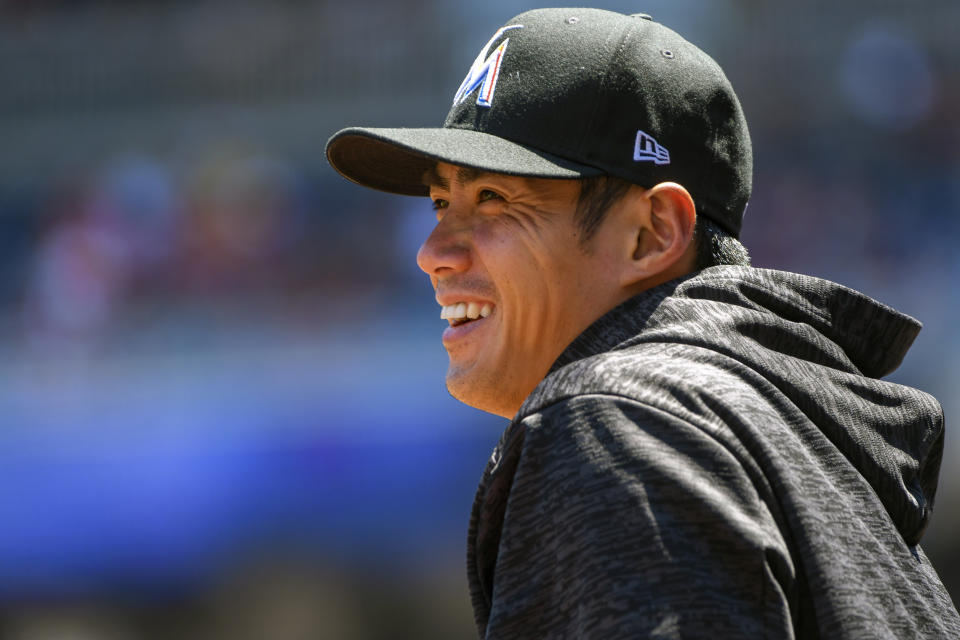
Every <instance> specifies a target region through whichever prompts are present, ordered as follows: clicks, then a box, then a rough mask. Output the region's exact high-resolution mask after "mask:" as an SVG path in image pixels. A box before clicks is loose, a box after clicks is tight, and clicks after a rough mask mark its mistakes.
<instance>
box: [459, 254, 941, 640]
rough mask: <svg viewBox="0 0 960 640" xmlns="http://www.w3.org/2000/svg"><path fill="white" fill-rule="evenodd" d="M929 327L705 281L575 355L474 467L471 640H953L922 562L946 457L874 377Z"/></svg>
mask: <svg viewBox="0 0 960 640" xmlns="http://www.w3.org/2000/svg"><path fill="white" fill-rule="evenodd" d="M919 329H920V325H919V324H918V323H917V322H916V321H914V320H912V319H911V318H909V317H907V316H904V315H902V314H899V313H897V312H896V311H894V310H892V309H890V308H889V307H886V306H884V305H881V304H879V303H877V302H875V301H873V300H870V299H869V298H867V297H865V296H863V295H861V294H859V293H856V292H854V291H852V290H850V289H847V288H844V287H841V286H839V285H836V284H833V283H830V282H826V281H823V280H818V279H815V278H810V277H806V276H801V275H796V274H789V273H784V272H777V271H768V270H761V269H751V268H744V267H714V268H711V269H707V270H706V271H703V272H701V273H699V274H697V275H694V276H692V277H689V278H687V279H684V280H681V281H675V282H672V283H668V284H667V285H663V286H661V287H658V288H656V289H653V290H651V291H648V292H646V293H644V294H642V295H641V296H639V297H637V298H634V299H632V300H630V301H628V302H626V303H625V304H623V305H621V306H620V307H618V308H617V309H615V310H613V311H611V312H610V313H609V314H607V315H606V316H604V317H603V318H601V319H600V320H598V321H597V322H596V323H595V324H594V325H593V326H591V327H590V328H589V329H588V330H587V331H586V332H584V333H583V334H582V335H581V336H580V337H579V338H578V339H577V340H575V341H574V343H573V344H571V345H570V346H569V347H568V348H567V349H566V351H565V352H564V353H563V355H562V356H561V357H560V359H559V360H558V361H557V363H556V364H555V365H554V367H553V369H552V370H551V373H550V374H549V375H548V376H547V378H546V379H545V380H544V381H543V382H542V383H541V384H540V385H539V386H538V387H537V389H535V390H534V392H533V393H532V394H531V395H530V397H529V398H527V400H526V402H525V403H524V405H523V407H522V408H521V410H520V411H519V413H518V414H517V416H516V418H515V419H514V420H513V421H512V422H511V424H510V425H509V426H508V427H507V429H506V431H505V432H504V434H503V437H502V439H501V441H500V443H499V444H498V445H497V448H496V450H495V451H494V454H493V456H492V458H491V460H490V462H489V463H488V465H487V468H486V470H485V471H484V474H483V478H482V480H481V484H480V488H479V490H478V492H477V498H476V502H475V504H474V510H473V515H472V518H471V524H470V533H469V549H468V572H469V579H470V585H471V596H472V599H473V606H474V612H475V616H476V621H477V625H478V628H479V631H480V635H481V637H483V638H487V639H489V640H494V639H497V640H500V639H508V638H509V639H518V640H520V639H522V640H531V639H536V638H589V639H598V640H599V639H604V640H610V639H617V638H711V639H713V640H716V639H718V638H776V639H783V638H830V639H833V638H864V639H866V638H869V639H871V640H875V639H878V638H891V639H893V638H897V639H903V638H960V618H958V615H957V611H956V609H955V607H954V605H953V603H952V602H951V601H950V598H949V596H948V594H947V593H946V591H945V589H944V588H943V586H942V584H941V582H940V580H939V578H938V577H937V574H936V572H935V570H934V568H933V567H932V566H931V565H930V563H929V562H928V560H927V558H926V556H925V555H924V554H923V551H922V550H921V549H920V547H919V546H917V543H918V541H919V540H920V537H921V535H922V533H923V530H924V528H925V527H926V525H927V522H928V519H929V516H930V509H931V506H932V503H933V498H934V493H935V490H936V482H937V474H938V471H939V464H940V455H941V451H942V446H943V415H942V412H941V409H940V406H939V404H938V403H937V402H936V400H935V399H934V398H932V397H931V396H929V395H927V394H925V393H922V392H920V391H917V390H915V389H911V388H907V387H904V386H900V385H896V384H893V383H890V382H884V381H881V380H879V379H878V378H879V377H881V376H884V375H886V374H888V373H889V372H890V371H892V370H893V369H895V368H896V366H897V365H898V364H899V363H900V361H901V360H902V358H903V356H904V354H905V353H906V350H907V349H908V348H909V346H910V344H911V343H912V341H913V339H914V337H915V336H916V334H917V332H918V331H919Z"/></svg>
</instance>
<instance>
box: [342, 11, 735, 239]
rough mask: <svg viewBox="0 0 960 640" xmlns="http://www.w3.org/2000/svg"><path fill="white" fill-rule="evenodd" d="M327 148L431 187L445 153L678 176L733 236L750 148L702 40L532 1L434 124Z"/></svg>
mask: <svg viewBox="0 0 960 640" xmlns="http://www.w3.org/2000/svg"><path fill="white" fill-rule="evenodd" d="M327 159H328V161H329V162H330V164H331V165H332V166H333V167H334V168H335V169H336V170H337V171H338V172H340V173H341V174H342V175H343V176H345V177H346V178H348V179H350V180H352V181H354V182H357V183H359V184H361V185H364V186H367V187H371V188H374V189H379V190H382V191H388V192H391V193H398V194H404V195H414V196H426V195H428V190H427V187H426V185H425V184H424V182H423V178H424V174H425V173H426V172H427V170H428V169H430V168H431V167H432V166H433V165H434V164H435V163H436V162H438V161H442V162H447V163H450V164H454V165H461V166H466V167H472V168H475V169H480V170H485V171H492V172H496V173H504V174H508V175H514V176H526V177H536V178H581V177H590V176H598V175H603V174H609V175H613V176H617V177H619V178H623V179H625V180H627V181H629V182H632V183H635V184H638V185H641V186H647V187H649V186H653V185H655V184H658V183H660V182H665V181H674V182H678V183H680V184H682V185H683V186H684V187H686V188H687V190H688V191H689V192H690V193H691V195H692V196H693V199H694V203H695V204H696V207H697V211H698V213H699V214H700V215H704V216H706V217H708V218H710V219H712V220H713V221H715V222H716V223H717V224H718V225H719V226H721V227H722V228H724V229H725V230H726V231H728V232H729V233H731V234H733V235H734V236H739V233H740V224H741V221H742V218H743V211H744V208H745V207H746V204H747V200H748V199H749V197H750V190H751V180H752V170H753V156H752V151H751V146H750V135H749V133H748V131H747V123H746V120H745V119H744V116H743V111H742V109H741V107H740V103H739V101H738V100H737V97H736V94H735V93H734V91H733V88H732V87H731V86H730V83H729V81H728V80H727V78H726V76H725V75H724V73H723V71H722V70H721V69H720V67H719V65H717V63H716V62H714V61H713V59H711V58H710V57H709V56H708V55H707V54H705V53H704V52H703V51H701V50H700V49H698V48H697V47H695V46H694V45H692V44H690V43H689V42H687V41H686V40H684V39H683V38H682V37H680V36H679V35H678V34H676V33H675V32H674V31H672V30H670V29H668V28H667V27H664V26H663V25H661V24H659V23H657V22H654V21H653V20H651V19H650V17H649V16H647V15H644V14H636V15H629V16H628V15H624V14H621V13H615V12H612V11H604V10H600V9H537V10H534V11H528V12H526V13H521V14H520V15H518V16H516V17H514V18H512V19H511V20H509V21H508V22H507V23H506V24H505V25H504V26H503V27H501V28H500V29H498V30H497V31H496V32H495V33H494V34H493V37H492V38H491V39H490V41H489V42H487V44H486V46H485V47H484V48H483V49H482V50H481V51H480V54H479V55H478V56H477V58H476V60H475V61H474V63H473V65H472V66H471V68H470V70H469V71H468V73H467V76H466V78H464V80H463V82H462V83H461V85H460V87H459V89H458V90H457V92H456V94H455V96H454V100H453V106H452V107H451V109H450V112H449V113H448V115H447V119H446V121H445V122H444V124H443V126H442V127H439V128H397V129H383V128H361V127H352V128H348V129H343V130H341V131H338V132H337V133H336V134H334V135H333V136H332V137H331V138H330V140H329V141H328V142H327Z"/></svg>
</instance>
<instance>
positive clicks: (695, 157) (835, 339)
mask: <svg viewBox="0 0 960 640" xmlns="http://www.w3.org/2000/svg"><path fill="white" fill-rule="evenodd" d="M327 157H328V159H329V160H330V162H331V164H332V165H333V166H334V167H335V168H336V169H337V170H338V171H339V172H340V173H342V174H343V175H344V176H346V177H347V178H349V179H351V180H353V181H355V182H358V183H360V184H363V185H366V186H369V187H373V188H376V189H382V190H386V191H390V192H393V193H399V194H406V195H419V196H429V198H430V199H431V200H432V202H433V207H434V209H435V210H436V215H437V223H436V226H435V228H434V230H433V232H432V233H431V234H430V236H429V237H428V238H426V239H425V241H424V244H423V246H422V248H421V249H420V252H419V254H418V256H417V260H418V263H419V265H420V267H421V268H422V269H423V271H424V272H425V273H426V274H427V275H428V276H429V278H430V281H431V283H432V285H433V287H434V289H435V292H436V299H437V302H438V304H439V305H440V307H441V317H442V318H443V319H445V320H447V322H448V327H447V328H446V329H445V331H444V333H443V338H442V339H443V345H444V347H445V348H446V350H447V352H448V354H449V358H450V365H449V368H448V371H447V376H446V379H447V388H448V389H449V391H450V392H451V393H452V394H453V395H454V396H455V397H457V398H458V399H460V400H462V401H463V402H465V403H467V404H469V405H471V406H474V407H477V408H479V409H482V410H484V411H489V412H491V413H495V414H497V415H501V416H504V417H506V418H508V419H509V420H510V424H509V425H508V426H507V428H506V430H505V432H504V434H503V437H502V438H501V441H500V443H499V444H498V445H497V447H496V449H495V451H494V453H493V456H492V457H491V459H490V461H489V462H488V464H487V467H486V469H485V471H484V473H483V476H482V478H481V483H480V488H479V491H478V493H477V497H476V501H475V504H474V508H473V514H472V518H471V524H470V532H469V542H468V546H469V549H468V577H469V580H470V588H471V596H472V601H473V606H474V612H475V616H476V621H477V626H478V630H479V633H480V636H481V637H483V638H488V639H493V638H517V639H524V640H527V639H531V638H597V639H600V638H603V639H610V638H646V637H655V638H754V637H765V638H766V637H769V638H794V637H797V638H941V637H943V638H947V637H960V618H958V616H957V612H956V609H955V608H954V606H953V604H952V602H951V601H950V598H949V596H948V595H947V593H946V591H945V590H944V588H943V586H942V584H941V583H940V580H939V578H938V577H937V574H936V572H935V570H934V569H933V567H932V566H931V565H930V563H929V561H928V560H927V558H926V556H925V555H924V554H923V551H922V550H921V548H920V546H919V541H920V538H921V536H922V534H923V531H924V529H925V528H926V525H927V523H928V521H929V517H930V511H931V507H932V503H933V497H934V493H935V490H936V483H937V475H938V471H939V462H940V457H941V451H942V447H943V415H942V412H941V410H940V407H939V405H938V403H937V402H936V400H935V399H933V398H932V397H930V396H928V395H926V394H924V393H923V392H920V391H917V390H915V389H910V388H907V387H903V386H899V385H895V384H892V383H889V382H884V381H882V380H881V379H880V378H882V377H883V376H885V375H887V374H888V373H890V372H891V371H892V370H893V369H895V368H896V367H897V366H898V365H899V363H900V361H901V359H902V358H903V356H904V354H905V353H906V350H907V349H908V348H909V345H910V343H911V342H912V340H913V339H914V337H915V336H916V334H917V332H918V331H919V328H920V326H919V323H917V322H916V321H915V320H913V319H912V318H909V317H907V316H904V315H902V314H900V313H897V312H896V311H894V310H892V309H890V308H889V307H886V306H884V305H882V304H880V303H878V302H876V301H874V300H871V299H870V298H867V297H866V296H863V295H862V294H859V293H857V292H855V291H852V290H850V289H847V288H845V287H842V286H840V285H837V284H834V283H830V282H826V281H824V280H819V279H815V278H810V277H806V276H802V275H797V274H790V273H784V272H777V271H770V270H761V269H754V268H751V267H750V266H749V258H748V255H747V252H746V250H745V249H744V247H743V245H742V244H740V242H739V240H738V239H737V238H738V235H739V232H740V226H741V221H742V218H743V212H744V209H745V207H746V203H747V199H748V198H749V195H750V184H751V172H752V155H751V150H750V140H749V135H748V133H747V127H746V122H745V120H744V116H743V113H742V111H741V109H740V105H739V103H738V101H737V98H736V96H735V94H734V92H733V89H732V88H731V87H730V85H729V83H728V82H727V79H726V77H725V76H724V74H723V72H722V71H721V70H720V68H719V67H718V66H717V65H716V63H714V62H713V60H711V59H710V58H709V57H708V56H707V55H706V54H704V53H703V52H702V51H700V50H699V49H697V48H696V47H694V46H693V45H691V44H690V43H688V42H686V41H685V40H683V39H682V38H681V37H680V36H678V35H677V34H676V33H674V32H672V31H670V30H669V29H667V28H666V27H663V26H662V25H659V24H657V23H656V22H654V21H652V20H651V19H650V18H649V16H644V15H635V16H625V15H621V14H617V13H612V12H608V11H600V10H593V9H543V10H536V11H530V12H527V13H524V14H521V15H519V16H516V17H515V18H513V19H511V20H510V21H508V22H507V23H506V24H505V25H504V26H503V27H501V28H500V29H498V30H497V31H496V32H495V33H494V35H493V37H492V38H491V39H490V40H489V41H488V42H487V43H486V45H485V46H483V48H482V49H481V51H480V54H479V55H478V56H477V58H476V60H475V61H474V63H473V65H472V66H471V68H470V70H469V71H468V72H467V75H466V77H465V78H464V80H463V82H462V83H461V85H460V86H459V88H458V89H457V90H456V92H454V100H453V106H452V108H451V110H450V113H449V115H448V116H447V120H446V122H445V123H444V125H443V127H440V128H436V129H368V128H351V129H345V130H343V131H340V132H338V133H337V134H336V135H334V136H333V137H332V138H331V139H330V141H329V143H328V146H327ZM758 215H762V212H760V213H759V214H758Z"/></svg>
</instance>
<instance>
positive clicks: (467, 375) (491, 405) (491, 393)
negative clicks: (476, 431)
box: [446, 362, 523, 419]
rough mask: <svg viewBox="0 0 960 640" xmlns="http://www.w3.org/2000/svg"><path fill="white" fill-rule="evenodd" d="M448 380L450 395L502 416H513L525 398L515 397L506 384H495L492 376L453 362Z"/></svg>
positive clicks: (449, 369)
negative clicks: (467, 369)
mask: <svg viewBox="0 0 960 640" xmlns="http://www.w3.org/2000/svg"><path fill="white" fill-rule="evenodd" d="M446 382H447V391H448V392H449V393H450V395H451V396H453V397H454V398H456V399H457V400H459V401H460V402H462V403H463V404H465V405H467V406H470V407H473V408H474V409H479V410H480V411H486V412H487V413H492V414H494V415H497V416H500V417H502V418H507V419H510V418H512V417H513V416H514V415H515V414H516V413H517V411H518V410H519V409H520V405H521V404H523V398H520V399H519V400H518V399H516V398H513V397H512V396H513V395H515V394H514V393H511V391H510V390H509V389H506V388H504V385H497V384H495V380H494V379H491V377H490V376H483V375H477V374H476V373H475V372H472V371H463V370H462V369H460V368H458V367H455V365H454V363H453V362H451V363H450V367H449V368H448V369H447V380H446ZM501 382H502V380H501Z"/></svg>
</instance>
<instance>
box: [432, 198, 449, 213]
mask: <svg viewBox="0 0 960 640" xmlns="http://www.w3.org/2000/svg"><path fill="white" fill-rule="evenodd" d="M448 206H450V203H449V202H447V201H446V200H444V199H443V198H434V199H433V208H434V210H437V211H439V210H440V209H446V208H447V207H448Z"/></svg>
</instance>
